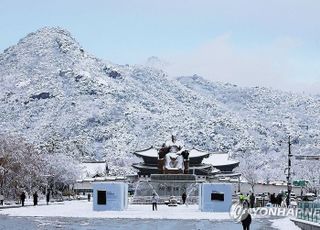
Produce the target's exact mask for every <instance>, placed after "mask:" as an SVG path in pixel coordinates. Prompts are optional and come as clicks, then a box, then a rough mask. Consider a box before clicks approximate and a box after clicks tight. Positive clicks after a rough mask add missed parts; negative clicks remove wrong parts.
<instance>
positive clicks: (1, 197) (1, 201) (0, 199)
mask: <svg viewBox="0 0 320 230" xmlns="http://www.w3.org/2000/svg"><path fill="white" fill-rule="evenodd" d="M3 201H4V196H3V193H2V192H1V193H0V205H3Z"/></svg>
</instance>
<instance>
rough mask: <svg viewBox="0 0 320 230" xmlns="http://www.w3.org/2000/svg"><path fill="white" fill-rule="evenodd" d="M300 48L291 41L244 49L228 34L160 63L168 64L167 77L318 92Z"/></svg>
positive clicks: (245, 47)
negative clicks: (198, 76)
mask: <svg viewBox="0 0 320 230" xmlns="http://www.w3.org/2000/svg"><path fill="white" fill-rule="evenodd" d="M302 46H303V41H301V40H300V39H297V38H293V37H279V38H277V39H274V40H273V41H271V42H269V43H265V44H252V45H250V46H248V45H247V46H245V45H241V44H238V43H236V42H234V41H233V40H232V34H231V33H226V34H222V35H221V36H218V37H215V38H214V39H212V40H211V41H209V42H207V43H205V44H201V45H200V46H198V47H196V48H195V49H193V50H189V51H188V52H185V53H180V54H178V55H175V56H168V57H164V59H166V60H168V61H169V63H170V65H168V66H167V68H166V71H167V72H168V74H169V75H170V76H181V75H184V76H186V75H193V74H198V75H201V76H203V77H205V78H207V79H209V80H212V81H222V82H229V83H233V84H238V85H241V86H264V87H272V88H276V89H281V90H286V91H291V90H294V91H300V92H301V91H306V92H311V90H312V92H313V93H315V92H320V91H319V89H320V84H317V85H315V84H314V83H315V82H316V80H315V79H317V76H316V75H317V71H318V70H319V69H318V70H317V69H315V70H314V71H310V68H309V67H310V63H308V62H307V61H306V60H303V58H301V57H300V56H299V55H298V51H299V48H300V47H302ZM319 72H320V71H318V73H319ZM318 83H319V82H318Z"/></svg>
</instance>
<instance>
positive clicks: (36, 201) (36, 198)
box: [33, 192, 38, 206]
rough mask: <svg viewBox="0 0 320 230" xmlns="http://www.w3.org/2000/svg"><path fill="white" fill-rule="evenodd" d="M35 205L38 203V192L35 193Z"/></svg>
mask: <svg viewBox="0 0 320 230" xmlns="http://www.w3.org/2000/svg"><path fill="white" fill-rule="evenodd" d="M33 205H34V206H36V205H38V193H37V192H35V193H33Z"/></svg>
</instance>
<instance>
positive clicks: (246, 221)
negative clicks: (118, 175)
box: [241, 209, 252, 230]
mask: <svg viewBox="0 0 320 230" xmlns="http://www.w3.org/2000/svg"><path fill="white" fill-rule="evenodd" d="M251 221H252V218H251V215H250V213H249V212H248V209H245V211H244V213H243V214H242V216H241V223H242V228H243V230H250V224H251Z"/></svg>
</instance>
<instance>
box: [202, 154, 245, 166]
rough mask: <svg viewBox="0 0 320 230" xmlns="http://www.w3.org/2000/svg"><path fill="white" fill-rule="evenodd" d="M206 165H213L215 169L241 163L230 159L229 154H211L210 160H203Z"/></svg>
mask: <svg viewBox="0 0 320 230" xmlns="http://www.w3.org/2000/svg"><path fill="white" fill-rule="evenodd" d="M202 163H205V164H211V165H212V166H213V167H215V166H223V165H230V164H236V163H239V161H236V160H232V159H229V154H228V153H211V154H210V156H209V157H208V158H205V159H203V162H202Z"/></svg>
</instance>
